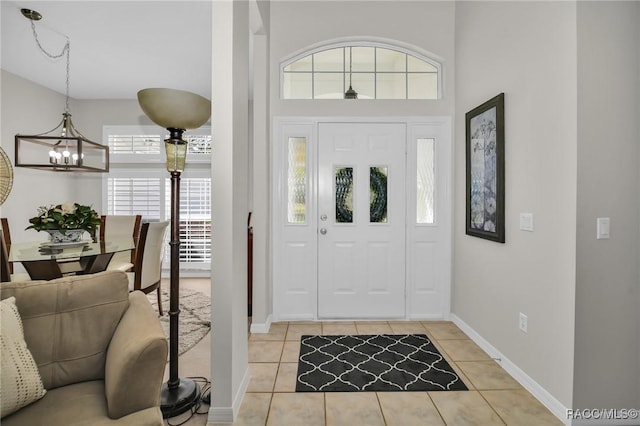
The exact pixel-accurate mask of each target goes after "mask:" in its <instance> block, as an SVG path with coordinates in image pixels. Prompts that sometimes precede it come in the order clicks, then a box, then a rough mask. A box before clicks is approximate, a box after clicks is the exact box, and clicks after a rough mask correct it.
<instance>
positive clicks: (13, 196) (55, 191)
mask: <svg viewBox="0 0 640 426" xmlns="http://www.w3.org/2000/svg"><path fill="white" fill-rule="evenodd" d="M1 84H2V96H1V99H0V102H1V104H2V115H1V118H0V122H1V123H2V140H1V141H0V143H1V145H2V148H3V149H4V151H5V152H6V153H7V155H8V156H9V159H10V160H11V164H14V160H15V156H14V152H15V149H14V136H15V135H16V134H17V133H20V134H27V135H34V134H40V133H45V132H48V131H49V130H51V129H53V128H54V127H55V126H56V125H57V124H58V123H59V122H60V121H61V120H62V113H63V112H64V105H65V97H64V95H61V94H59V93H56V92H54V91H52V90H49V89H46V88H44V87H42V86H39V85H37V84H34V83H32V82H30V81H28V80H25V79H23V78H21V77H18V76H16V75H14V74H11V73H9V72H6V71H4V70H2V79H1ZM75 108H76V104H75V103H74V102H72V103H71V104H70V109H71V113H74V111H75ZM75 118H76V117H75V116H73V119H74V123H75V124H77V125H78V127H79V128H81V127H80V123H79V122H78V123H76V120H75ZM81 130H84V129H82V128H81ZM13 172H14V177H13V189H12V191H11V193H10V194H9V197H8V198H7V200H6V201H5V202H4V204H3V205H2V207H1V212H2V213H1V215H2V216H3V217H6V218H7V219H8V220H9V226H10V229H11V239H12V241H14V242H21V241H33V240H39V239H42V240H45V239H46V238H47V236H46V234H45V233H37V232H36V231H34V230H28V231H25V230H24V228H26V227H27V226H28V225H29V222H28V219H29V218H30V217H33V216H35V215H36V210H37V208H38V207H39V206H48V205H51V204H60V203H64V202H66V201H75V202H78V203H82V204H90V205H93V204H94V201H95V199H94V197H93V196H92V194H91V193H85V192H84V191H80V190H79V187H78V185H76V180H75V178H74V176H75V175H77V173H53V172H49V171H43V170H36V169H28V168H22V167H19V168H16V167H14V171H13ZM18 269H20V267H18Z"/></svg>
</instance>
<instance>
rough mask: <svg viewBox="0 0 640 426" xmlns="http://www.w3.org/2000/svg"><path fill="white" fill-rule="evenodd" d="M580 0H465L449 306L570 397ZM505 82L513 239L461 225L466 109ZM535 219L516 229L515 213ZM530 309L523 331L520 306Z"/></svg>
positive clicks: (556, 393)
mask: <svg viewBox="0 0 640 426" xmlns="http://www.w3.org/2000/svg"><path fill="white" fill-rule="evenodd" d="M575 8H576V6H575V3H573V2H526V3H525V2H457V3H456V22H455V28H456V33H455V38H456V100H455V101H456V102H455V104H456V115H455V122H456V125H455V132H456V136H455V141H456V142H455V165H456V171H455V191H454V192H455V194H456V195H455V221H454V223H455V229H454V233H455V236H454V283H453V286H454V294H453V313H454V314H455V315H457V316H458V317H459V318H460V319H462V320H463V321H464V322H465V323H466V324H468V325H469V326H470V327H471V328H473V329H474V330H475V331H476V332H477V333H479V334H480V335H481V336H482V337H483V338H484V339H486V340H487V341H488V342H490V343H491V344H492V345H493V346H494V347H495V348H496V349H498V350H499V351H500V352H501V353H502V354H503V355H504V356H506V357H507V358H508V359H509V360H510V361H511V362H513V363H514V364H515V365H517V366H518V367H519V368H520V369H521V370H523V371H524V372H525V374H527V375H528V376H529V377H530V378H532V379H533V380H535V381H536V382H537V383H538V384H539V385H541V386H542V387H543V388H545V389H546V390H547V391H548V392H549V393H550V394H551V395H552V396H553V397H554V398H555V399H557V400H558V401H560V402H561V403H562V404H563V405H564V406H566V407H569V406H571V402H572V390H573V389H572V383H573V337H574V336H573V330H574V305H575V303H574V295H575V256H576V248H575V232H576V231H575V228H576V184H577V183H576V167H577V165H576V148H577V147H576V145H577V143H576V140H577V135H576V18H575V13H576V11H575ZM500 92H504V93H505V151H506V154H505V163H506V173H505V174H506V194H505V195H506V202H505V203H506V210H505V216H506V227H505V231H506V243H505V244H499V243H494V242H490V241H487V240H482V239H479V238H474V237H470V236H467V235H466V234H465V170H464V164H465V127H464V126H465V113H466V112H467V111H469V110H471V109H473V108H474V107H476V106H478V105H480V104H481V103H483V102H484V101H486V100H488V99H490V98H492V97H493V96H495V95H497V94H498V93H500ZM520 212H527V213H533V214H534V217H535V219H534V223H535V231H534V232H524V231H520V230H519V226H518V225H519V213H520ZM519 312H522V313H524V314H526V315H527V316H528V318H529V331H528V333H527V334H525V333H523V332H521V331H520V330H519V329H518V314H519Z"/></svg>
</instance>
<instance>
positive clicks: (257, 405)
mask: <svg viewBox="0 0 640 426" xmlns="http://www.w3.org/2000/svg"><path fill="white" fill-rule="evenodd" d="M270 404H271V394H270V393H247V394H246V395H245V396H244V400H243V401H242V405H241V406H240V411H239V412H238V416H237V417H236V421H235V422H233V425H234V426H264V425H265V424H266V423H267V415H268V414H269V405H270ZM225 425H227V426H228V423H225ZM207 426H217V424H215V423H214V424H208V425H207ZM220 426H222V424H221V425H220Z"/></svg>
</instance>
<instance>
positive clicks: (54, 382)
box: [1, 271, 129, 389]
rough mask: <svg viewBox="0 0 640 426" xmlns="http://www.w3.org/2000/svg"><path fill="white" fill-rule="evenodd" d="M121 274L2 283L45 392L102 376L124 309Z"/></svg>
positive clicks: (125, 298)
mask: <svg viewBox="0 0 640 426" xmlns="http://www.w3.org/2000/svg"><path fill="white" fill-rule="evenodd" d="M128 283H129V282H128V279H127V276H126V275H125V274H124V272H120V271H108V272H101V273H98V274H91V275H77V276H71V277H64V278H59V279H57V280H51V281H30V282H22V283H21V282H8V283H2V287H1V288H2V296H1V297H2V298H3V299H4V298H7V297H10V296H15V298H16V305H17V306H18V310H19V311H20V313H21V315H22V321H23V325H24V334H25V340H26V341H27V344H28V345H29V349H30V350H31V353H32V354H33V358H34V359H35V361H36V363H37V364H38V368H39V370H40V375H41V376H42V381H43V383H44V387H45V388H46V389H52V388H56V387H58V386H64V385H66V384H69V383H76V382H81V381H86V380H95V379H103V378H104V369H105V359H106V351H107V348H108V346H109V342H110V340H111V336H112V335H113V333H114V330H115V329H116V327H117V325H118V323H119V321H120V318H121V317H122V315H123V313H124V312H125V310H126V309H127V308H128V306H129V289H128Z"/></svg>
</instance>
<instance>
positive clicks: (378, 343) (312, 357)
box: [296, 334, 468, 392]
mask: <svg viewBox="0 0 640 426" xmlns="http://www.w3.org/2000/svg"><path fill="white" fill-rule="evenodd" d="M444 390H468V389H467V387H466V386H465V384H464V383H463V382H462V380H461V379H460V377H459V376H458V375H457V374H456V373H455V371H454V370H453V369H452V368H451V366H450V365H449V363H448V362H447V361H445V359H444V358H443V357H442V355H441V354H440V352H438V350H437V349H436V347H435V346H434V345H433V343H431V341H430V340H429V338H428V337H427V336H426V335H425V334H378V335H367V336H302V339H301V341H300V360H299V362H298V379H297V383H296V392H352V391H371V392H375V391H444Z"/></svg>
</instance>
